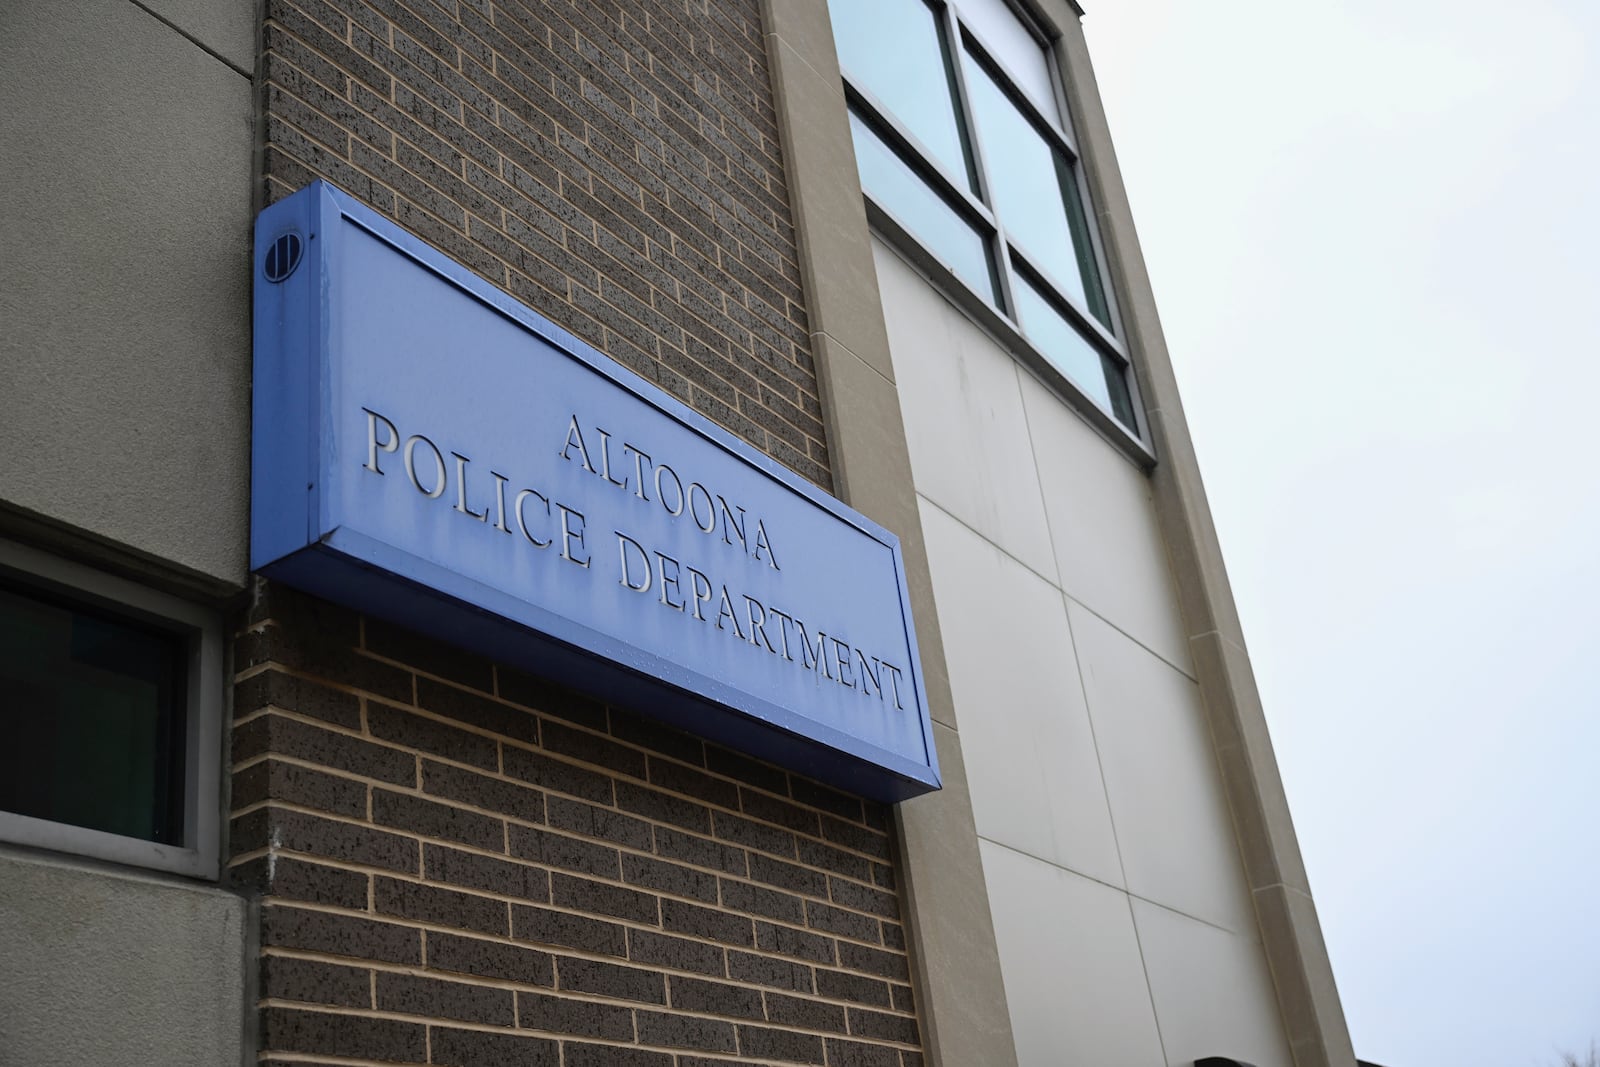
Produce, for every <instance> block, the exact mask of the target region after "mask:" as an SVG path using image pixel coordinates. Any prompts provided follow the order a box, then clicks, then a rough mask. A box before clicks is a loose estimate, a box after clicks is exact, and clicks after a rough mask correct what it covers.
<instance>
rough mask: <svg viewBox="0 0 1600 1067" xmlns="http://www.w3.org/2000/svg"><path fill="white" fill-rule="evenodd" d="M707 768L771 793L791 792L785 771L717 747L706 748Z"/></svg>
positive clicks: (708, 746)
mask: <svg viewBox="0 0 1600 1067" xmlns="http://www.w3.org/2000/svg"><path fill="white" fill-rule="evenodd" d="M706 766H707V767H709V768H710V769H711V770H713V771H716V772H717V773H718V774H723V775H727V776H728V777H729V778H737V779H738V780H739V781H741V782H746V783H748V784H750V785H753V786H756V787H757V788H759V789H765V790H766V791H767V792H769V793H779V794H784V793H787V792H788V791H789V776H788V775H787V774H785V773H784V772H783V771H781V770H779V769H778V768H776V767H773V766H771V765H770V764H766V763H760V762H757V761H756V760H753V759H749V758H747V757H745V756H741V755H739V754H737V753H734V752H729V751H728V750H727V749H725V748H719V747H717V746H716V745H707V746H706Z"/></svg>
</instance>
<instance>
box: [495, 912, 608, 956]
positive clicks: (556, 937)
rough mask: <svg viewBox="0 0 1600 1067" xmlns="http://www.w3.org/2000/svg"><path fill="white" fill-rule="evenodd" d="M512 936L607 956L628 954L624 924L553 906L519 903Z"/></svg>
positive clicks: (513, 914)
mask: <svg viewBox="0 0 1600 1067" xmlns="http://www.w3.org/2000/svg"><path fill="white" fill-rule="evenodd" d="M511 936H512V937H515V938H516V939H517V940H519V941H531V942H533V943H534V944H538V945H559V946H561V947H563V948H575V949H580V950H582V951H584V952H593V953H597V954H599V955H604V956H626V955H627V954H628V942H627V936H626V933H625V932H624V930H623V928H622V927H621V926H618V925H617V924H616V923H611V922H604V921H602V920H600V919H589V918H585V917H584V916H582V915H569V914H567V913H566V912H564V911H551V910H550V909H549V908H530V907H523V906H521V905H515V906H513V907H512V909H511Z"/></svg>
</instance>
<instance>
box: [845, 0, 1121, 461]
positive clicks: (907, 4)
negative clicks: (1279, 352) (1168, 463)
mask: <svg viewBox="0 0 1600 1067" xmlns="http://www.w3.org/2000/svg"><path fill="white" fill-rule="evenodd" d="M829 11H830V14H831V16H832V19H833V28H834V37H835V40H836V42H837V46H838V50H839V62H840V65H841V67H842V68H843V69H844V76H845V89H846V96H847V97H848V99H849V102H850V131H851V136H852V139H853V141H854V143H855V150H856V162H857V166H858V169H859V170H860V176H861V184H862V188H863V189H864V190H865V191H866V194H867V197H868V201H869V203H870V204H871V205H872V207H873V210H874V213H875V216H877V217H880V218H884V219H887V220H889V221H890V222H892V223H893V227H894V228H896V229H899V230H900V231H902V232H903V233H905V234H906V235H908V236H910V237H912V238H914V239H915V241H916V242H917V244H918V245H920V246H921V248H922V249H923V250H925V251H926V252H927V253H929V254H931V256H932V257H934V258H935V259H937V260H938V261H939V262H940V263H941V264H942V265H943V266H944V267H946V268H947V269H948V270H949V271H950V273H951V274H952V275H954V276H955V278H957V279H958V280H959V281H960V282H962V283H963V284H964V285H965V286H966V288H967V289H968V290H970V292H971V294H973V295H975V296H976V297H977V298H978V299H979V300H980V301H981V302H982V306H983V307H985V308H987V309H988V310H989V311H991V312H993V313H997V314H998V315H999V316H1000V318H1001V319H1002V320H1003V321H1004V322H1005V323H1006V324H1007V325H1008V326H1009V328H1010V329H1012V330H1015V331H1016V332H1017V333H1019V334H1020V335H1021V336H1023V337H1024V338H1026V340H1027V342H1028V344H1029V345H1030V346H1031V347H1032V348H1033V349H1034V350H1036V351H1037V352H1038V353H1039V354H1040V355H1042V356H1043V357H1044V359H1045V360H1046V361H1047V362H1048V363H1049V364H1050V365H1051V366H1052V367H1054V368H1055V369H1056V370H1057V371H1059V372H1060V373H1061V374H1062V375H1063V376H1065V377H1066V378H1067V379H1068V380H1070V381H1071V382H1072V384H1073V385H1075V386H1076V387H1077V389H1078V390H1079V391H1080V392H1082V393H1083V394H1084V395H1086V396H1088V397H1089V398H1090V399H1092V400H1093V401H1094V402H1095V404H1096V405H1098V407H1099V408H1100V409H1102V410H1104V411H1106V412H1108V413H1109V414H1110V415H1111V416H1112V417H1113V418H1114V419H1115V420H1116V422H1117V423H1119V424H1120V425H1121V426H1122V427H1123V428H1125V429H1126V430H1128V431H1129V432H1130V433H1131V434H1133V435H1134V436H1137V435H1138V433H1139V424H1138V420H1137V417H1136V415H1135V413H1134V403H1133V399H1132V396H1131V394H1130V388H1131V387H1130V384H1129V370H1128V358H1127V353H1126V348H1125V346H1124V345H1123V343H1122V341H1121V340H1120V338H1119V337H1118V336H1117V326H1116V316H1115V313H1114V310H1113V307H1112V299H1111V294H1110V290H1109V288H1108V286H1107V285H1106V284H1105V281H1104V269H1103V265H1102V261H1101V256H1100V249H1099V246H1098V241H1097V237H1096V234H1095V232H1094V228H1093V226H1092V225H1091V223H1090V220H1091V219H1092V218H1093V217H1094V215H1093V212H1092V211H1091V210H1089V206H1088V203H1087V194H1086V192H1085V191H1084V189H1083V186H1082V183H1081V181H1080V180H1079V163H1078V155H1077V151H1076V149H1075V147H1074V145H1073V142H1072V138H1071V134H1070V130H1069V128H1068V126H1067V123H1066V120H1065V110H1064V108H1063V107H1062V104H1061V95H1060V91H1059V88H1058V86H1057V84H1056V79H1055V77H1054V75H1053V74H1052V71H1051V66H1050V62H1049V51H1048V46H1047V45H1046V44H1045V42H1044V41H1043V39H1042V36H1040V35H1037V34H1036V33H1035V32H1034V31H1033V30H1032V29H1030V27H1029V25H1028V24H1027V23H1025V22H1024V20H1023V18H1022V17H1021V16H1019V15H1018V14H1017V13H1015V12H1014V11H1013V10H1012V9H1011V8H1010V7H1009V6H1007V5H1006V3H1005V0H949V2H943V0H872V2H871V3H863V2H861V0H830V3H829Z"/></svg>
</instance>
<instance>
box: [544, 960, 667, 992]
mask: <svg viewBox="0 0 1600 1067" xmlns="http://www.w3.org/2000/svg"><path fill="white" fill-rule="evenodd" d="M556 985H557V987H558V988H560V989H568V990H572V991H573V992H577V993H594V994H596V995H597V996H602V997H611V998H612V999H613V1000H636V1001H640V1002H641V1003H645V1004H665V1003H666V1002H667V986H666V979H665V978H664V977H663V976H662V975H661V974H658V973H657V972H655V971H641V970H639V969H638V968H636V967H619V966H617V965H616V964H614V963H600V962H598V961H596V960H583V959H578V958H576V957H573V956H562V957H560V958H558V959H557V960H556Z"/></svg>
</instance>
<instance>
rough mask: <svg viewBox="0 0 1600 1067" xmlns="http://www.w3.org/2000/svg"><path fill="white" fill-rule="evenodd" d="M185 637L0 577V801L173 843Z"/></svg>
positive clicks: (179, 806) (178, 812)
mask: <svg viewBox="0 0 1600 1067" xmlns="http://www.w3.org/2000/svg"><path fill="white" fill-rule="evenodd" d="M185 661H186V649H185V642H184V640H183V639H182V638H181V637H179V636H177V635H174V634H169V633H165V632H163V631H160V630H156V629H153V628H150V627H146V626H142V625H140V624H138V623H135V622H131V621H129V620H125V619H120V618H117V617H116V616H114V615H112V614H109V613H106V612H102V611H99V610H98V609H92V608H88V607H84V606H81V605H74V604H72V603H71V602H69V601H67V600H64V599H59V598H57V597H54V596H52V595H49V594H42V593H38V592H34V591H30V590H25V589H22V588H19V587H16V586H13V585H9V584H4V583H0V810H4V811H9V812H15V813H17V814H19V815H30V816H33V817H34V818H39V819H48V820H50V821H52V822H60V823H68V824H71V825H73V826H83V827H88V828H89V829H92V830H104V831H106V832H108V833H113V834H121V835H123V836H126V837H137V838H143V839H144V840H147V841H157V842H160V843H162V844H173V845H177V844H182V842H183V819H182V812H183V783H184V780H185V779H184V752H185V737H186V731H185V729H184V713H185V712H184V706H183V692H184V678H185V673H186V671H185Z"/></svg>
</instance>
